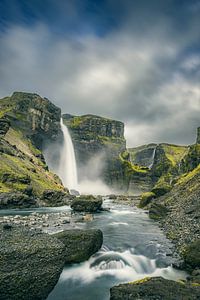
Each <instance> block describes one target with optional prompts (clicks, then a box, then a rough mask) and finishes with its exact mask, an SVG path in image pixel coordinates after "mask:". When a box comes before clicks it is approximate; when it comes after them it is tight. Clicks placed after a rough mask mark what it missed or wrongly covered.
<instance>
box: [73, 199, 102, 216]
mask: <svg viewBox="0 0 200 300" xmlns="http://www.w3.org/2000/svg"><path fill="white" fill-rule="evenodd" d="M102 203H103V201H102V198H101V197H97V198H95V197H93V196H92V195H89V196H80V197H78V198H76V199H74V200H73V201H72V203H71V208H72V209H73V210H74V211H76V212H90V213H95V212H99V211H100V210H101V209H102Z"/></svg>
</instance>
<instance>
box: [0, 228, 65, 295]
mask: <svg viewBox="0 0 200 300" xmlns="http://www.w3.org/2000/svg"><path fill="white" fill-rule="evenodd" d="M0 233H1V235H0V257H1V259H0V291H1V292H0V299H1V300H17V299H22V300H43V299H46V298H47V296H48V294H49V293H50V292H51V290H52V289H53V287H54V286H55V284H56V283H57V281H58V279H59V276H60V273H61V271H62V268H63V265H64V255H65V246H64V245H63V244H62V243H61V242H60V241H59V240H57V239H56V238H55V237H53V236H50V235H48V234H44V233H40V234H39V233H35V232H34V231H30V230H28V229H25V228H23V227H19V226H18V227H13V228H12V230H3V229H2V227H0Z"/></svg>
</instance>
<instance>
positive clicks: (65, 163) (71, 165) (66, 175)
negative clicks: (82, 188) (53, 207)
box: [58, 118, 78, 190]
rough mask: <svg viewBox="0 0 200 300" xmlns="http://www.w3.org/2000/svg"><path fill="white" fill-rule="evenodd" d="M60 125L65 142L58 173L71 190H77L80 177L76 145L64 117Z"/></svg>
mask: <svg viewBox="0 0 200 300" xmlns="http://www.w3.org/2000/svg"><path fill="white" fill-rule="evenodd" d="M60 126H61V130H62V133H63V137H64V143H63V147H62V151H61V155H60V165H59V169H58V175H59V176H60V178H61V179H62V182H63V184H64V186H66V187H67V188H68V189H70V190H71V189H75V190H77V189H78V179H77V167H76V158H75V152H74V146H73V143H72V139H71V136H70V133H69V131H68V128H67V127H66V126H65V125H64V123H63V119H62V118H61V121H60Z"/></svg>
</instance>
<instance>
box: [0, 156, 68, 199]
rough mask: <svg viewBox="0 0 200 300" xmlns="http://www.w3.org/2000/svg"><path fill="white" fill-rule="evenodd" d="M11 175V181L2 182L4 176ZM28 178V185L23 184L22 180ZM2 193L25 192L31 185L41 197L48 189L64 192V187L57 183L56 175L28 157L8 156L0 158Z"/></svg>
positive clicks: (0, 187)
mask: <svg viewBox="0 0 200 300" xmlns="http://www.w3.org/2000/svg"><path fill="white" fill-rule="evenodd" d="M5 174H9V177H10V179H8V180H7V181H5V182H2V178H3V176H5ZM24 176H26V177H27V178H30V181H29V182H27V183H22V182H21V178H22V177H24ZM0 180H1V186H0V189H1V190H0V191H1V192H3V191H12V190H16V191H24V190H25V189H26V188H27V186H29V185H31V186H32V188H33V192H34V194H36V195H38V196H40V195H42V193H43V192H44V190H47V189H55V190H62V189H63V187H62V185H61V184H60V183H59V181H57V182H56V180H55V178H54V175H53V174H52V173H50V172H48V171H45V169H44V168H42V167H41V166H39V165H36V164H34V163H32V162H31V161H30V160H28V159H27V158H26V157H15V156H11V155H8V154H1V156H0Z"/></svg>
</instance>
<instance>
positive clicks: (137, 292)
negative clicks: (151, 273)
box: [110, 277, 200, 300]
mask: <svg viewBox="0 0 200 300" xmlns="http://www.w3.org/2000/svg"><path fill="white" fill-rule="evenodd" d="M110 292H111V293H110V294H111V296H110V300H136V299H138V300H139V299H140V300H180V299H187V300H197V299H199V295H200V286H193V285H192V284H189V283H184V282H175V281H171V280H166V279H163V278H161V277H155V278H148V277H147V278H144V279H142V280H138V281H135V282H131V283H127V284H120V285H119V286H115V287H113V288H111V290H110Z"/></svg>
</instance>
